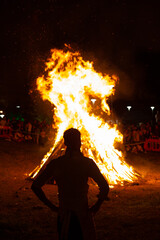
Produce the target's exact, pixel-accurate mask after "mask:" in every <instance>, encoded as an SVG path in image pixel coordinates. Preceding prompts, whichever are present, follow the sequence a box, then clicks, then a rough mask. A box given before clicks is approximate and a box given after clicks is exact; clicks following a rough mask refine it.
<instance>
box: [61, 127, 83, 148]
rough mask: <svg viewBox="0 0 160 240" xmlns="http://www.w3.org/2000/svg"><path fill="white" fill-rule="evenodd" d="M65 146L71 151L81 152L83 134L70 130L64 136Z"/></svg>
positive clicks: (73, 129)
mask: <svg viewBox="0 0 160 240" xmlns="http://www.w3.org/2000/svg"><path fill="white" fill-rule="evenodd" d="M63 138H64V144H65V145H66V146H67V148H69V149H71V150H79V149H80V147H81V133H80V132H79V131H78V130H77V129H75V128H70V129H68V130H66V131H65V132H64V134H63Z"/></svg>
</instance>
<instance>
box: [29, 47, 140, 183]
mask: <svg viewBox="0 0 160 240" xmlns="http://www.w3.org/2000/svg"><path fill="white" fill-rule="evenodd" d="M51 53H52V55H51V58H50V59H49V60H48V61H47V63H46V69H45V74H44V75H43V76H42V77H39V78H38V79H37V89H38V90H39V92H40V93H41V96H42V98H43V99H44V100H49V101H50V102H51V103H53V104H54V105H55V108H54V109H55V115H54V121H55V125H56V129H57V134H56V138H55V142H54V144H53V147H52V148H51V149H50V151H49V152H48V153H47V154H46V155H45V156H44V158H43V160H42V162H41V165H40V167H38V168H37V170H36V171H35V173H34V175H33V177H34V176H36V174H37V173H38V171H39V169H40V168H41V167H42V166H43V165H44V164H45V162H46V161H47V159H48V158H49V156H50V155H51V153H52V152H53V150H54V148H55V147H56V145H57V144H58V142H59V141H60V140H62V137H63V133H64V131H65V130H66V129H68V128H70V127H74V128H77V129H79V130H80V132H81V136H82V147H81V148H82V152H84V153H85V154H86V155H87V156H88V157H91V158H92V159H93V160H94V161H95V162H96V163H97V165H98V166H99V168H100V170H101V172H102V173H103V174H104V175H105V176H106V178H107V179H108V181H109V183H110V184H117V183H121V184H122V183H123V182H124V181H129V182H132V181H133V180H135V179H136V178H137V175H136V174H135V173H134V170H133V169H132V167H130V166H129V165H128V164H126V163H125V161H124V158H123V154H122V152H121V151H119V150H117V149H115V147H114V144H115V142H119V143H122V141H123V136H122V134H121V133H120V132H119V131H118V130H117V126H116V125H114V126H112V127H111V126H109V124H108V123H106V122H105V120H104V119H103V118H102V117H101V116H95V115H94V114H93V113H92V114H91V113H90V112H91V108H92V104H91V99H90V97H91V96H93V97H94V98H96V99H99V100H100V108H101V112H105V113H107V114H108V115H109V114H110V109H109V106H108V104H107V102H106V100H107V99H108V97H109V96H110V95H111V94H114V86H115V84H116V81H117V78H116V77H115V76H112V77H110V76H109V75H103V74H102V73H97V72H96V71H95V70H94V68H93V64H92V63H91V62H89V61H84V60H83V59H82V57H81V56H80V54H79V52H71V51H63V50H57V49H53V50H52V51H51Z"/></svg>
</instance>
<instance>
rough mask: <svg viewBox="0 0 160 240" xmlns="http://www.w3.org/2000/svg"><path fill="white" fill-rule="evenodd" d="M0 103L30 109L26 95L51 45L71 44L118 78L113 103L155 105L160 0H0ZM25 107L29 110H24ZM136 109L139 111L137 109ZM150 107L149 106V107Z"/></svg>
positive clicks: (157, 98)
mask: <svg viewBox="0 0 160 240" xmlns="http://www.w3.org/2000/svg"><path fill="white" fill-rule="evenodd" d="M0 4H1V6H0V9H1V10H0V11H1V14H0V18H1V38H0V46H1V49H0V56H1V58H0V61H1V62H0V106H1V108H5V107H8V108H9V107H11V106H12V107H14V106H15V105H21V106H22V107H23V108H24V109H26V110H27V111H29V106H30V105H32V104H34V102H35V101H36V98H35V99H34V101H33V96H31V95H30V94H29V92H30V90H31V89H32V88H33V87H34V84H35V79H36V77H38V76H39V75H41V73H42V70H43V67H44V62H45V60H46V58H47V57H48V56H49V52H50V49H51V48H63V47H64V44H65V43H67V44H71V46H72V47H73V48H75V49H76V50H80V51H81V52H82V53H83V55H84V56H85V57H86V59H87V58H88V59H89V60H93V61H94V62H95V68H96V69H97V70H98V71H99V70H100V71H102V72H103V73H115V74H117V75H118V76H119V78H120V82H119V84H118V86H117V87H116V94H115V96H114V97H113V99H112V102H113V103H112V104H113V107H114V108H115V110H116V111H117V114H120V113H121V112H122V111H124V108H125V107H126V105H128V104H131V105H134V106H135V108H136V109H138V108H139V109H141V110H142V109H143V110H144V111H147V109H149V108H150V106H151V105H154V106H155V107H156V109H158V108H159V102H160V94H159V91H160V85H159V65H160V60H159V59H160V14H159V9H160V4H159V3H158V1H154V0H152V1H146V0H145V1H143V0H141V1H138V0H134V1H132V0H130V1H127V0H121V1H120V0H112V1H107V0H106V1H100V0H99V1H89V0H85V1H83V0H81V1H75V0H74V1H61V0H59V1H58V0H50V1H49V0H41V1H36V0H32V1H31V0H28V1H27V0H26V1H25V0H24V1H21V0H1V1H0ZM27 107H28V109H27ZM141 110H140V111H141ZM150 111H151V110H150Z"/></svg>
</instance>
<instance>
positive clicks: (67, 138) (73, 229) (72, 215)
mask: <svg viewBox="0 0 160 240" xmlns="http://www.w3.org/2000/svg"><path fill="white" fill-rule="evenodd" d="M63 137H64V144H65V145H66V146H67V149H66V152H65V155H64V156H61V157H59V158H57V159H53V160H51V161H50V163H49V164H48V165H47V166H46V168H45V169H44V171H43V172H42V173H41V174H40V175H39V176H38V177H37V178H36V179H35V180H34V182H33V184H32V190H33V191H34V193H35V194H36V195H37V196H38V197H39V199H40V200H41V201H42V202H43V203H44V204H46V205H47V206H48V207H49V208H51V209H52V210H53V211H54V212H57V213H58V233H59V239H60V240H71V239H74V240H89V239H91V240H95V239H96V234H95V228H94V222H93V217H92V216H93V213H94V214H95V213H96V212H97V211H98V210H99V208H100V206H101V204H102V202H103V201H104V200H105V199H107V196H108V192H109V186H108V183H107V181H106V180H105V178H104V177H103V175H102V174H101V173H100V170H99V168H98V167H97V165H96V164H95V163H94V161H93V160H92V159H90V158H87V157H84V156H83V154H82V153H81V151H80V147H81V137H80V132H79V131H78V130H77V129H74V128H70V129H68V130H66V131H65V132H64V136H63ZM89 177H90V178H92V179H93V180H94V181H95V182H96V183H97V184H98V187H99V195H98V200H97V202H96V203H95V204H94V205H93V206H92V207H91V208H89V206H88V198H87V194H88V188H89V186H88V178H89ZM50 178H54V179H55V181H56V183H57V185H58V192H59V207H57V206H55V205H54V204H53V203H52V202H50V201H49V200H48V198H47V197H46V196H45V194H44V192H43V191H42V186H43V185H44V184H45V183H46V182H47V181H48V180H49V179H50Z"/></svg>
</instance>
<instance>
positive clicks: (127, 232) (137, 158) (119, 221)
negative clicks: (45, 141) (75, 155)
mask: <svg viewBox="0 0 160 240" xmlns="http://www.w3.org/2000/svg"><path fill="white" fill-rule="evenodd" d="M47 149H48V147H40V146H37V145H34V144H32V143H15V142H7V141H3V140H1V141H0V191H1V192H0V205H1V208H0V239H1V240H4V239H5V240H6V239H7V240H13V239H14V240H21V239H23V240H44V239H45V240H56V239H57V232H56V218H57V216H56V214H55V213H52V212H51V211H50V209H48V208H47V207H46V206H44V205H43V204H42V203H41V202H40V201H39V200H38V198H37V197H36V196H35V195H34V194H33V193H32V191H31V189H30V186H31V182H30V181H28V180H26V175H27V174H28V173H30V171H31V170H33V169H34V167H36V166H37V165H38V164H39V162H40V160H41V159H42V157H43V155H44V154H45V153H46V151H47ZM127 161H128V162H129V163H130V164H131V165H133V166H134V168H135V169H136V170H137V171H138V172H139V173H141V174H142V175H143V181H140V182H139V184H136V185H135V184H132V185H127V186H123V187H120V186H116V187H114V188H112V189H110V193H109V198H110V201H106V202H104V203H103V205H102V207H101V209H100V211H99V212H98V213H97V215H96V216H95V224H96V231H97V240H122V239H123V240H160V154H159V153H141V154H129V155H128V156H127ZM44 190H45V191H46V194H47V195H48V196H49V198H51V199H52V200H53V201H54V202H55V203H57V202H58V201H57V187H56V186H54V185H46V186H45V187H44ZM96 193H97V188H96V186H94V185H91V186H90V190H89V203H90V204H92V203H93V202H94V201H95V195H96ZM90 240H92V239H90Z"/></svg>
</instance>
